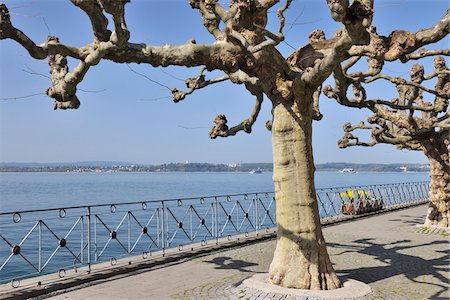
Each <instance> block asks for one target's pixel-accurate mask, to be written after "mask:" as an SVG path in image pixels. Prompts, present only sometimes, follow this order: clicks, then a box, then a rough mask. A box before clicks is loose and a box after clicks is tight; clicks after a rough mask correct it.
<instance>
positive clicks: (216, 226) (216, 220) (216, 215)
mask: <svg viewBox="0 0 450 300" xmlns="http://www.w3.org/2000/svg"><path fill="white" fill-rule="evenodd" d="M214 234H215V236H216V245H218V244H219V209H218V204H217V197H214Z"/></svg>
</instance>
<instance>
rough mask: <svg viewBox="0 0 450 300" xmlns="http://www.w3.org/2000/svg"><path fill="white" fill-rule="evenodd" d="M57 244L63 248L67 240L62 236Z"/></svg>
mask: <svg viewBox="0 0 450 300" xmlns="http://www.w3.org/2000/svg"><path fill="white" fill-rule="evenodd" d="M58 244H59V246H60V247H61V248H64V247H65V246H66V245H67V240H66V239H64V238H62V239H60V240H59V242H58Z"/></svg>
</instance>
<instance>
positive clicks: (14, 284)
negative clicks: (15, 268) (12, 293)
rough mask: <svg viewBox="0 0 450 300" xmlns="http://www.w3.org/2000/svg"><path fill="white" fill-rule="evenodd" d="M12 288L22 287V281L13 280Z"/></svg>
mask: <svg viewBox="0 0 450 300" xmlns="http://www.w3.org/2000/svg"><path fill="white" fill-rule="evenodd" d="M11 286H12V287H13V288H15V289H16V288H18V287H19V286H20V280H19V279H13V280H11Z"/></svg>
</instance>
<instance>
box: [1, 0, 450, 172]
mask: <svg viewBox="0 0 450 300" xmlns="http://www.w3.org/2000/svg"><path fill="white" fill-rule="evenodd" d="M3 2H5V3H6V4H7V5H8V6H9V7H10V10H11V18H12V20H13V24H14V25H15V26H16V27H18V28H20V29H21V30H23V31H24V32H25V33H27V34H28V35H29V36H30V37H31V38H32V39H33V40H34V41H35V42H36V43H42V42H44V41H45V40H46V36H47V35H48V34H49V33H50V34H51V35H56V36H58V37H59V38H60V40H61V42H63V43H66V44H72V45H75V46H83V45H85V44H87V43H89V42H91V41H92V38H93V37H92V32H91V29H90V23H89V20H88V18H87V16H85V15H84V13H83V12H82V11H81V10H80V9H78V8H77V7H75V6H73V5H72V4H71V2H70V1H68V0H67V1H61V0H58V1H57V0H55V1H43V0H39V1H31V0H29V1H14V0H3ZM223 2H225V1H223ZM375 8H376V12H375V18H374V24H375V25H376V26H377V30H378V33H379V34H384V35H388V34H389V33H390V32H391V31H392V30H394V29H400V28H401V29H405V30H408V31H417V30H419V29H421V28H428V27H431V26H433V25H434V24H435V23H436V22H437V21H438V20H439V19H440V18H441V17H442V16H443V15H444V13H445V11H446V9H447V8H448V1H446V0H432V1H411V0H378V1H376V4H375ZM126 12H127V14H126V17H127V24H128V28H129V29H130V31H131V42H139V43H147V44H153V45H163V44H166V43H169V44H174V45H176V44H181V43H184V42H186V41H187V40H189V39H195V40H197V42H198V43H211V42H213V40H212V38H211V37H210V35H209V34H208V33H207V31H206V30H205V29H204V27H203V26H202V24H201V19H200V17H199V14H198V12H197V11H194V10H192V9H191V8H190V6H189V5H188V1H187V0H172V1H168V0H165V1H149V0H147V1H144V0H133V1H132V2H131V3H129V4H128V5H127V6H126ZM270 18H271V20H272V21H271V24H272V26H277V18H276V15H275V14H274V13H271V14H270ZM286 18H287V23H289V24H288V25H287V26H286V30H289V31H288V32H287V33H286V41H287V43H288V44H289V45H291V46H293V47H295V48H296V47H299V46H302V45H304V44H305V43H306V42H307V36H308V34H309V32H311V31H313V30H314V29H317V28H321V29H323V30H324V31H325V32H326V34H327V36H328V37H330V36H331V35H332V34H333V33H334V31H335V30H336V29H337V28H338V27H339V24H337V23H335V22H334V21H332V19H331V18H330V15H329V11H328V9H327V7H326V1H325V0H323V1H319V0H315V1H312V0H310V1H304V0H294V2H293V5H292V7H291V9H290V10H289V11H288V13H287V14H286ZM291 23H295V24H294V25H292V26H291V25H290V24H291ZM289 45H287V44H285V43H283V44H281V45H280V46H279V50H280V51H281V52H282V53H283V54H285V55H286V56H287V55H289V54H290V53H291V52H292V51H293V49H291V47H290V46H289ZM448 47H449V44H448V39H447V40H443V41H441V42H440V43H438V44H437V45H435V46H433V47H428V48H430V49H431V48H448ZM70 62H71V63H72V66H73V63H74V62H73V61H70ZM431 62H432V59H427V60H426V62H425V63H424V65H425V69H426V71H427V72H429V71H431ZM413 63H414V62H410V63H407V64H400V63H388V64H386V67H385V71H384V73H388V74H390V75H393V76H406V75H408V73H409V72H408V71H409V69H410V67H411V65H412V64H413ZM0 67H1V75H0V76H1V82H0V98H7V97H19V96H26V95H31V94H35V93H43V92H44V91H45V90H46V89H47V88H48V87H49V86H50V82H49V79H47V78H45V77H43V76H39V75H32V74H29V73H27V72H25V71H23V70H27V71H29V72H36V73H41V74H45V75H47V74H48V66H47V62H46V61H37V60H34V59H32V58H31V57H29V55H28V53H27V52H26V51H25V50H24V49H22V48H21V47H20V46H18V45H17V44H16V43H15V42H13V41H10V40H2V41H0ZM132 67H133V68H134V69H135V70H137V71H139V72H141V73H144V74H146V75H147V76H148V77H150V78H152V79H154V80H156V81H158V82H160V83H162V84H164V85H166V86H168V87H177V88H178V89H184V83H183V81H181V80H180V79H185V78H187V77H194V76H195V75H197V73H198V69H193V68H191V69H188V68H180V67H169V68H152V67H150V66H144V65H139V66H138V65H132ZM211 75H212V76H213V75H216V76H218V75H220V73H218V72H215V73H213V74H211ZM432 85H433V83H432V82H431V86H432ZM80 88H81V89H84V90H90V91H101V92H96V93H87V92H82V91H79V93H78V96H79V98H80V100H81V107H80V108H79V109H78V110H69V111H59V110H58V111H54V110H53V108H52V107H53V103H52V100H51V99H50V98H48V97H47V96H45V95H43V94H42V95H39V96H35V97H30V98H26V99H17V100H1V101H0V114H1V120H0V143H1V148H0V161H2V162H13V161H15V162H66V161H88V160H115V161H129V162H136V163H148V164H158V163H164V162H184V161H186V160H188V161H190V162H211V163H232V162H236V163H239V162H270V161H271V160H272V149H271V136H270V133H269V132H268V131H267V130H266V129H265V127H264V124H265V122H266V121H267V120H269V119H271V116H270V110H271V105H270V102H269V101H267V100H266V101H265V102H264V103H263V109H262V112H261V115H260V117H259V119H258V121H257V122H256V123H255V125H254V127H253V133H252V134H250V135H248V134H245V133H241V134H238V135H237V136H235V137H230V138H226V139H220V138H218V139H215V140H210V139H209V138H208V131H209V128H210V127H211V125H212V120H213V119H214V117H215V116H216V115H217V114H221V113H224V114H226V115H227V118H228V121H229V124H230V125H234V124H237V123H239V122H241V121H242V120H244V119H245V118H247V116H248V114H249V113H250V112H251V110H252V108H253V105H254V99H253V97H252V96H251V95H250V94H249V93H248V92H247V91H246V90H245V89H244V88H243V87H242V86H238V85H233V84H231V83H226V82H225V83H221V84H217V85H214V86H211V87H209V88H207V89H203V90H200V91H198V92H196V93H194V94H192V95H191V96H188V97H187V98H186V100H184V101H183V102H180V103H178V104H175V103H173V102H172V101H171V99H170V98H164V99H160V100H157V101H150V100H148V99H154V98H159V97H170V92H169V90H168V89H166V88H164V87H161V86H160V85H157V84H154V83H152V82H150V81H148V80H146V79H144V78H142V77H140V76H138V75H136V74H134V73H132V72H131V71H130V70H129V69H128V68H127V66H126V65H118V64H114V63H111V62H108V61H102V62H101V63H100V65H98V66H96V67H94V68H92V69H91V70H90V71H89V73H88V74H87V76H86V77H85V79H84V81H83V83H81V85H80ZM367 90H368V95H369V97H371V98H375V97H380V98H385V99H391V98H394V97H395V96H396V93H395V89H393V88H392V87H390V86H388V85H384V84H383V83H381V82H380V83H378V82H377V83H376V84H373V85H372V86H371V87H368V89H367ZM321 110H322V113H323V114H324V119H323V120H322V121H320V122H315V124H314V139H313V140H314V144H313V147H314V156H315V161H316V163H323V162H336V161H346V162H358V163H364V162H367V163H368V162H371V163H373V162H379V163H394V162H405V163H416V162H418V163H426V158H425V156H424V155H423V154H422V153H421V152H410V151H399V150H396V149H395V148H394V147H392V146H389V145H377V146H376V147H373V148H360V147H358V148H351V149H345V150H342V149H339V148H338V147H337V141H338V139H339V138H340V137H341V136H342V129H341V128H342V125H343V123H344V122H346V121H351V122H352V123H356V122H359V121H361V120H365V119H366V118H367V117H368V116H370V113H369V112H368V111H360V110H357V109H350V108H346V107H340V106H339V105H338V104H336V103H334V102H333V101H332V100H329V99H327V98H325V97H322V98H321Z"/></svg>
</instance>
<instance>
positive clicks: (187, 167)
mask: <svg viewBox="0 0 450 300" xmlns="http://www.w3.org/2000/svg"><path fill="white" fill-rule="evenodd" d="M255 169H261V170H262V171H263V172H271V171H272V170H273V166H272V163H242V164H228V165H227V164H210V163H168V164H161V165H141V164H134V163H129V162H117V161H87V162H62V163H14V162H12V163H0V172H250V171H251V170H255ZM342 169H353V170H354V171H356V172H403V171H410V172H426V171H428V170H429V167H428V165H427V164H400V163H398V164H355V163H345V162H332V163H324V164H317V165H316V170H317V171H323V172H327V171H328V172H337V171H339V170H342Z"/></svg>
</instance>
